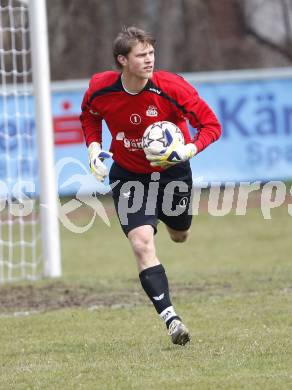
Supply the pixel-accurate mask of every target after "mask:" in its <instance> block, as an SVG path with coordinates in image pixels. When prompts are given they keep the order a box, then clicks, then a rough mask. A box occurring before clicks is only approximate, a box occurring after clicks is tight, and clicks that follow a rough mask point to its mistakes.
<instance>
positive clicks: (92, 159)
mask: <svg viewBox="0 0 292 390" xmlns="http://www.w3.org/2000/svg"><path fill="white" fill-rule="evenodd" d="M88 154H89V166H90V170H91V172H92V174H93V175H94V176H95V177H96V179H97V180H98V181H104V179H105V178H106V176H107V175H108V173H109V172H108V169H107V167H106V166H105V165H104V164H103V160H104V159H105V158H110V157H112V155H113V154H112V153H110V152H106V151H104V150H102V149H101V147H100V144H99V143H98V142H91V144H90V145H89V146H88Z"/></svg>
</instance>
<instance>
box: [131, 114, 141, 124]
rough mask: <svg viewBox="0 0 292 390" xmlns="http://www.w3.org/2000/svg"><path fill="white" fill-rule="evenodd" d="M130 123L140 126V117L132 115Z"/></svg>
mask: <svg viewBox="0 0 292 390" xmlns="http://www.w3.org/2000/svg"><path fill="white" fill-rule="evenodd" d="M130 122H131V123H132V124H133V125H140V123H141V122H142V120H141V117H140V115H139V114H132V115H131V116H130Z"/></svg>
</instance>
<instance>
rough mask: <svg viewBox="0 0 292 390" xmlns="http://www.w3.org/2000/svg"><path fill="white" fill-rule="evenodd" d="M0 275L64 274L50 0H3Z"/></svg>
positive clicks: (0, 9) (0, 28)
mask: <svg viewBox="0 0 292 390" xmlns="http://www.w3.org/2000/svg"><path fill="white" fill-rule="evenodd" d="M0 61H1V63H0V73H1V87H0V283H3V282H7V281H16V280H25V279H29V280H34V279H38V278H40V277H41V276H46V277H59V276H61V257H60V238H59V223H58V202H57V196H58V193H57V185H56V180H55V169H54V140H53V125H52V113H51V96H50V71H49V55H48V36H47V18H46V2H45V0H0Z"/></svg>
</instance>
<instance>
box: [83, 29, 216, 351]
mask: <svg viewBox="0 0 292 390" xmlns="http://www.w3.org/2000/svg"><path fill="white" fill-rule="evenodd" d="M154 46H155V40H154V39H153V37H152V36H151V35H150V34H149V33H147V32H145V31H143V30H140V29H138V28H136V27H128V28H125V29H123V31H121V32H120V33H119V35H118V36H117V38H116V39H115V41H114V46H113V55H114V59H115V62H116V65H117V68H118V70H117V71H106V72H103V73H97V74H95V75H94V76H93V77H92V79H91V81H90V84H89V88H88V90H87V91H86V93H85V96H84V99H83V102H82V114H81V116H80V119H81V124H82V128H83V132H84V136H85V141H86V145H87V147H88V152H89V162H90V167H91V171H92V173H93V174H94V175H95V176H96V178H97V180H99V181H103V180H104V179H105V177H106V176H107V175H108V174H109V179H110V183H111V184H113V183H115V185H113V186H112V194H113V199H114V203H115V208H116V211H117V214H118V217H119V219H120V223H121V227H122V229H123V231H124V233H125V235H126V236H127V238H128V240H129V243H130V245H131V247H132V250H133V253H134V256H135V258H136V261H137V265H138V271H139V277H140V281H141V284H142V287H143V289H144V291H145V293H146V294H147V295H148V297H149V298H150V300H151V301H152V303H153V305H154V307H155V309H156V311H157V313H158V314H159V316H160V317H161V319H162V320H163V321H164V322H165V324H166V327H167V329H168V333H169V335H170V337H171V340H172V342H173V343H174V344H180V345H185V344H186V343H187V342H188V341H190V332H189V330H188V329H187V327H186V326H185V324H184V323H183V322H182V319H181V317H180V316H179V315H178V314H177V313H176V311H175V309H174V307H173V305H172V302H171V298H170V293H169V287H168V280H167V276H166V273H165V269H164V267H163V265H162V264H161V263H160V260H159V259H158V257H157V255H156V251H155V244H154V235H155V234H156V232H157V223H158V220H160V221H162V222H163V223H164V224H165V225H166V228H167V230H168V233H169V235H170V238H171V239H172V240H173V241H175V242H178V243H182V242H184V241H185V240H186V239H187V237H188V235H189V231H190V226H191V222H192V213H191V208H190V206H191V205H190V203H191V190H192V173H191V169H190V163H189V160H190V158H192V157H193V156H195V155H196V154H198V153H199V152H201V151H202V150H203V149H205V148H206V147H207V146H208V145H210V144H211V143H212V142H214V141H216V140H217V139H218V138H219V137H220V134H221V126H220V124H219V122H218V120H217V118H216V116H215V114H214V113H213V111H212V110H211V109H210V107H209V106H208V105H207V104H206V103H205V102H204V101H203V100H202V99H201V98H200V97H199V95H198V93H197V91H196V90H195V89H194V88H193V87H192V86H191V85H190V84H188V83H187V82H186V81H185V80H184V79H183V78H182V77H180V76H178V75H176V74H173V73H169V72H165V71H154V59H155V56H154ZM102 120H105V122H106V123H107V126H108V128H109V130H110V132H111V136H112V143H111V148H110V151H109V152H108V151H104V150H102ZM161 120H163V121H170V122H173V123H175V124H176V125H177V126H178V127H179V128H180V129H181V131H182V133H183V135H184V139H185V145H182V144H179V143H177V142H176V141H175V140H173V142H171V144H170V145H169V147H168V148H167V149H166V151H165V153H164V154H163V155H151V154H148V155H147V156H146V155H145V153H144V151H143V149H142V142H141V140H142V136H143V133H144V131H145V129H146V128H147V127H148V126H149V125H151V124H152V123H155V122H157V121H161ZM187 120H188V121H189V122H190V123H191V125H192V127H193V128H195V129H196V130H197V132H196V136H195V137H194V138H193V139H192V138H191V136H190V133H189V130H188V126H187ZM109 157H112V158H113V161H114V162H113V164H112V167H111V169H110V172H108V170H107V167H106V166H105V164H104V162H103V160H104V159H105V158H109ZM153 181H154V182H155V181H156V182H157V183H158V190H157V200H156V203H155V205H154V207H153V210H152V212H151V213H149V210H148V209H147V207H149V203H151V200H152V198H153V196H152V195H151V189H150V183H151V182H152V183H153ZM129 182H130V183H129ZM174 182H175V183H174ZM117 183H118V184H117ZM127 183H129V186H128V187H127V186H126V185H127ZM131 183H139V185H140V186H138V187H137V188H139V189H140V190H141V188H143V194H142V199H143V201H142V205H141V207H140V209H139V210H137V211H136V212H128V213H127V218H126V220H125V218H122V217H123V216H124V213H125V212H127V210H128V209H127V207H128V205H130V204H133V203H134V202H135V196H136V195H137V193H136V191H135V188H136V187H135V186H131ZM177 183H178V184H177ZM169 184H173V188H174V193H173V194H171V195H172V196H171V200H172V204H171V207H172V208H171V210H179V211H180V212H179V213H173V212H167V211H165V208H164V207H163V206H162V205H163V200H164V196H165V195H166V194H165V192H167V190H166V189H167V188H169ZM179 184H181V185H179ZM125 188H127V190H125ZM140 195H141V194H140ZM168 195H169V194H168ZM148 198H149V199H148ZM125 200H126V201H127V202H125ZM125 208H126V209H125ZM146 209H147V210H146Z"/></svg>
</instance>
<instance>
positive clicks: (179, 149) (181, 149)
mask: <svg viewBox="0 0 292 390" xmlns="http://www.w3.org/2000/svg"><path fill="white" fill-rule="evenodd" d="M165 133H166V138H167V140H168V144H169V146H168V148H167V149H165V150H164V151H163V152H161V153H160V154H150V153H148V154H146V158H147V160H148V161H150V165H151V166H152V167H161V168H164V169H167V168H169V167H171V166H173V165H176V164H180V163H182V162H184V161H187V160H189V159H190V158H192V157H193V156H194V155H195V154H197V147H196V145H195V144H193V143H189V144H187V145H184V144H182V143H181V142H180V141H179V140H178V139H176V138H173V136H172V134H171V133H170V131H169V130H168V129H166V130H165Z"/></svg>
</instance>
